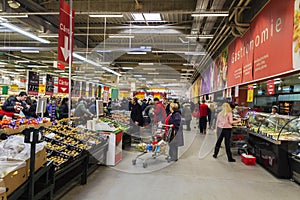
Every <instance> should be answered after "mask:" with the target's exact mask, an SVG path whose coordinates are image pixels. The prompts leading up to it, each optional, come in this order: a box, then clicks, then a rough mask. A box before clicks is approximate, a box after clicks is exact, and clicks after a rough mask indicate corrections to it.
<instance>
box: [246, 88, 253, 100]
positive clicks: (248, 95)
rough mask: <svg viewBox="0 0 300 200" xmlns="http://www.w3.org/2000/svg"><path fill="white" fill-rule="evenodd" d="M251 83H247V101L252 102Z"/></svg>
mask: <svg viewBox="0 0 300 200" xmlns="http://www.w3.org/2000/svg"><path fill="white" fill-rule="evenodd" d="M253 94H254V90H253V85H248V93H247V102H253Z"/></svg>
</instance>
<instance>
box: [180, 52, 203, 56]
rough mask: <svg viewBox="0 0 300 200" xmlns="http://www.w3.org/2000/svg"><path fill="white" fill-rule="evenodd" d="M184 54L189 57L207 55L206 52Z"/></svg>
mask: <svg viewBox="0 0 300 200" xmlns="http://www.w3.org/2000/svg"><path fill="white" fill-rule="evenodd" d="M184 54H185V55H187V56H204V55H206V53H205V52H185V53H184Z"/></svg>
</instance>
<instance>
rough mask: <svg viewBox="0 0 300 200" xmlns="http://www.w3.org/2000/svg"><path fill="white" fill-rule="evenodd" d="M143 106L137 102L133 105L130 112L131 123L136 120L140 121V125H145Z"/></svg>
mask: <svg viewBox="0 0 300 200" xmlns="http://www.w3.org/2000/svg"><path fill="white" fill-rule="evenodd" d="M142 113H143V111H142V106H141V105H140V104H138V103H137V104H135V105H133V106H132V109H131V113H130V119H131V120H130V123H131V124H134V123H135V122H138V123H139V126H143V124H144V118H143V114H142Z"/></svg>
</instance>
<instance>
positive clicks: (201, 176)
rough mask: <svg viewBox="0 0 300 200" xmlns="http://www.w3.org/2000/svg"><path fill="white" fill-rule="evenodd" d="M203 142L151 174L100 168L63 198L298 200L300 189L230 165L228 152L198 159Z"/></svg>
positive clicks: (254, 170) (255, 168)
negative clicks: (85, 182)
mask: <svg viewBox="0 0 300 200" xmlns="http://www.w3.org/2000/svg"><path fill="white" fill-rule="evenodd" d="M193 131H194V132H195V133H196V130H195V129H194V130H193ZM203 141H205V135H200V134H199V130H198V132H197V134H196V137H195V140H194V142H193V143H192V145H191V146H190V148H189V149H188V150H187V151H186V152H185V153H184V154H183V155H182V156H181V157H180V159H179V160H178V161H177V162H175V163H173V164H171V165H170V166H168V167H165V168H163V169H161V170H157V171H153V172H150V173H143V174H141V173H140V174H133V173H125V172H121V171H118V170H114V169H113V168H109V167H100V168H99V169H98V170H97V171H95V172H94V173H93V174H92V175H91V176H90V177H89V178H88V184H87V185H84V186H76V187H75V188H73V189H72V190H71V191H70V192H69V193H67V194H66V195H65V196H64V197H63V198H60V199H62V200H70V199H72V200H82V199H88V200H99V199H101V200H116V199H122V200H132V199H143V200H148V199H149V200H152V199H172V200H177V199H178V200H181V199H187V200H194V199H195V200H201V199H203V200H211V199H213V200H219V199H222V200H227V199H228V200H232V199H238V200H240V199H243V200H247V199H249V200H253V199H259V200H261V199H267V200H268V199H280V200H285V199H286V200H296V199H297V200H298V199H299V196H300V187H299V185H297V184H296V183H293V182H291V181H290V180H282V179H277V178H275V177H274V176H272V175H271V174H270V173H269V172H267V171H266V170H264V169H263V168H261V167H260V166H259V165H256V166H246V165H244V164H243V163H241V161H240V158H239V156H238V155H235V158H236V159H237V162H236V163H228V162H227V158H226V154H225V152H224V148H222V149H221V152H220V154H219V157H218V159H213V158H212V153H210V154H209V155H208V156H206V157H205V158H203V159H199V150H200V147H201V145H202V143H203Z"/></svg>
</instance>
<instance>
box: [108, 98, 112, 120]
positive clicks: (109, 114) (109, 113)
mask: <svg viewBox="0 0 300 200" xmlns="http://www.w3.org/2000/svg"><path fill="white" fill-rule="evenodd" d="M111 110H112V101H111V98H109V99H108V103H107V114H108V116H111Z"/></svg>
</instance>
